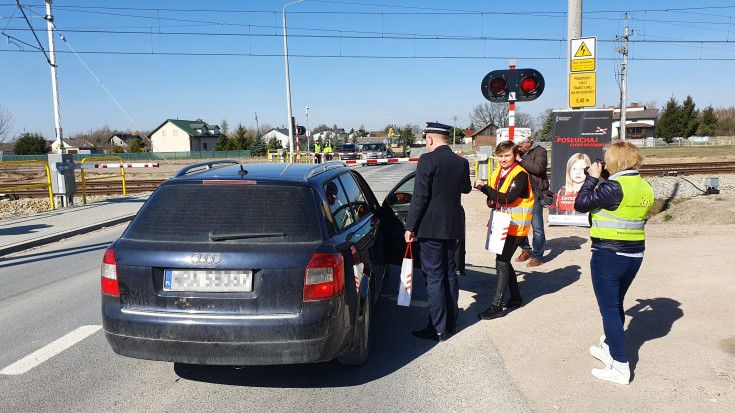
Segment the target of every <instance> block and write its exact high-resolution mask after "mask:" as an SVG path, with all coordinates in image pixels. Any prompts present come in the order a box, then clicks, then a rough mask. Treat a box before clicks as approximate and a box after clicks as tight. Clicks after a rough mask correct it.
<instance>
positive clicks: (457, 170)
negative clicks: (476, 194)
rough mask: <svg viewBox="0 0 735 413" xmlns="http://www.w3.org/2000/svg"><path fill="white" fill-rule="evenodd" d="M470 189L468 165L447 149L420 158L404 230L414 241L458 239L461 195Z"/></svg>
mask: <svg viewBox="0 0 735 413" xmlns="http://www.w3.org/2000/svg"><path fill="white" fill-rule="evenodd" d="M471 190H472V184H471V183H470V167H469V162H467V159H465V158H463V157H461V156H457V154H455V153H454V152H453V151H452V149H451V148H450V147H449V146H447V145H441V146H439V147H437V148H436V149H434V151H432V152H429V153H425V154H423V155H421V157H420V158H419V161H418V164H417V165H416V180H415V183H414V187H413V197H412V198H411V208H410V209H409V211H408V217H407V218H406V230H407V231H413V232H415V233H416V237H417V238H434V239H460V238H461V236H462V228H463V219H464V218H463V217H462V209H461V208H462V205H461V194H463V193H464V194H467V193H469V192H470V191H471Z"/></svg>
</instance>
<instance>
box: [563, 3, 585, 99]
mask: <svg viewBox="0 0 735 413" xmlns="http://www.w3.org/2000/svg"><path fill="white" fill-rule="evenodd" d="M567 1H568V3H567V70H566V72H567V109H571V106H570V105H569V103H570V102H569V76H570V75H571V73H572V71H571V65H572V53H574V52H573V51H572V40H571V39H577V38H580V37H582V0H567Z"/></svg>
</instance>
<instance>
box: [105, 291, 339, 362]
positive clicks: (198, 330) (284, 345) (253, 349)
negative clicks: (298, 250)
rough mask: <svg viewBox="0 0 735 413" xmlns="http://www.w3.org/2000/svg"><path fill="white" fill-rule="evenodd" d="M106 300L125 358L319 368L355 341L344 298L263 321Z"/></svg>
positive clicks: (109, 331) (113, 342)
mask: <svg viewBox="0 0 735 413" xmlns="http://www.w3.org/2000/svg"><path fill="white" fill-rule="evenodd" d="M105 301H106V300H104V299H103V304H102V312H103V329H104V331H105V337H106V338H107V341H108V342H109V343H110V346H111V347H112V350H113V351H114V352H115V353H117V354H120V355H122V356H126V357H134V358H140V359H147V360H160V361H170V362H179V363H188V364H208V365H218V364H219V365H266V364H294V363H314V362H320V361H328V360H332V359H334V358H335V357H337V356H338V355H339V354H341V353H342V352H343V351H345V350H346V349H347V348H348V347H349V345H350V344H351V338H352V334H351V333H352V329H351V328H350V327H351V326H350V325H349V317H348V316H346V315H345V313H346V311H345V308H346V307H345V306H344V305H341V304H343V303H342V300H340V299H333V300H325V301H324V302H311V303H304V308H303V309H302V311H301V313H298V314H290V315H264V316H247V315H242V316H239V315H233V314H229V315H221V314H206V313H188V314H187V313H184V312H176V313H173V312H154V311H141V310H131V309H122V308H121V307H120V305H119V303H116V302H114V300H109V301H108V302H107V303H105ZM329 301H331V303H330V302H329ZM335 307H339V308H340V309H339V310H338V311H334V309H335ZM325 310H326V312H327V313H330V312H331V313H332V314H327V313H325Z"/></svg>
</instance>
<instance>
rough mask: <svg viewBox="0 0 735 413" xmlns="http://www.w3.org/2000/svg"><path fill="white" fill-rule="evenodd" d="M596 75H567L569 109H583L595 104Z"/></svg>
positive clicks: (590, 73) (591, 73)
mask: <svg viewBox="0 0 735 413" xmlns="http://www.w3.org/2000/svg"><path fill="white" fill-rule="evenodd" d="M596 86H597V74H596V73H595V72H587V73H572V74H571V75H569V107H570V108H585V107H591V106H595V105H597V103H596V95H597V93H596V92H597V91H596Z"/></svg>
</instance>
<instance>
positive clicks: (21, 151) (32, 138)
mask: <svg viewBox="0 0 735 413" xmlns="http://www.w3.org/2000/svg"><path fill="white" fill-rule="evenodd" d="M48 151H49V148H47V147H46V139H44V138H43V136H41V135H39V134H36V133H24V134H23V135H21V136H20V138H18V140H16V141H15V146H14V147H13V152H14V153H15V154H16V155H44V154H47V153H48Z"/></svg>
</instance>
